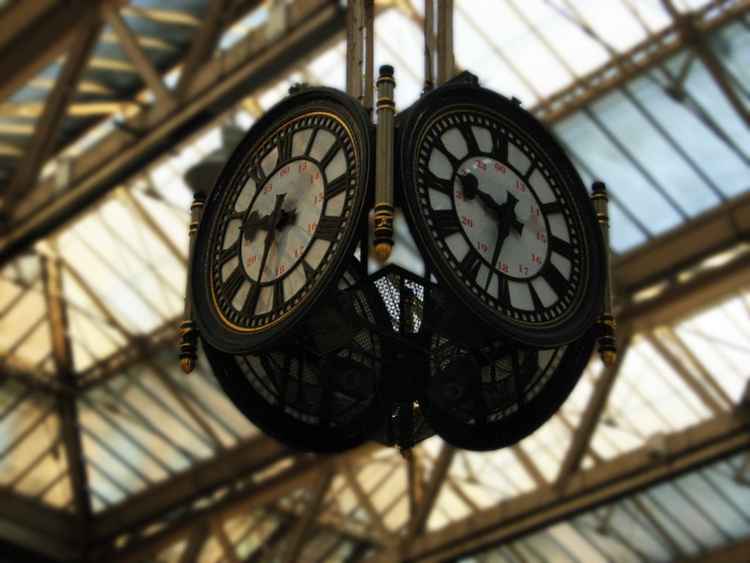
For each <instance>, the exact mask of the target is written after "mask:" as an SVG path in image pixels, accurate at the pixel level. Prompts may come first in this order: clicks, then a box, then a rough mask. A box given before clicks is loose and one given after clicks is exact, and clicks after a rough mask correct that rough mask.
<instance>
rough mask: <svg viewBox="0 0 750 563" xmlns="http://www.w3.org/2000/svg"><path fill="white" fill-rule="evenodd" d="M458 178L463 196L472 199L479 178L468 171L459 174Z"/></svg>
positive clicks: (477, 186) (477, 189)
mask: <svg viewBox="0 0 750 563" xmlns="http://www.w3.org/2000/svg"><path fill="white" fill-rule="evenodd" d="M458 179H459V180H460V181H461V187H462V188H463V190H464V197H465V198H466V199H474V198H475V197H476V196H477V192H478V191H479V180H477V177H476V176H474V174H472V173H471V172H469V171H466V173H465V174H459V175H458Z"/></svg>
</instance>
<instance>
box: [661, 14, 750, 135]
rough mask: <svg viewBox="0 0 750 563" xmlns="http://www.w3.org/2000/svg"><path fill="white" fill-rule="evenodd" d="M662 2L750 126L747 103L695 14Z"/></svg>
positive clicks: (734, 107)
mask: <svg viewBox="0 0 750 563" xmlns="http://www.w3.org/2000/svg"><path fill="white" fill-rule="evenodd" d="M661 3H662V6H664V8H665V9H666V10H667V12H668V13H669V15H670V16H671V17H672V21H673V22H674V23H675V25H677V27H678V28H679V30H680V36H681V38H682V40H683V41H684V42H685V43H687V44H688V45H690V46H691V47H692V48H693V50H694V51H695V53H696V54H697V55H698V58H700V60H701V62H702V63H703V64H704V66H705V67H706V68H707V69H708V72H709V74H711V77H712V78H713V79H714V82H716V85H717V86H718V87H719V90H720V91H721V92H722V94H724V97H725V98H726V99H727V101H728V102H729V105H731V106H732V108H733V109H734V110H735V112H737V115H738V117H739V118H740V119H742V121H744V122H745V125H748V126H750V112H748V109H747V107H746V106H745V103H744V102H743V101H742V99H741V98H740V96H739V94H738V93H737V91H736V90H735V89H734V87H733V86H732V84H731V82H730V81H729V79H728V77H727V73H726V71H725V70H724V68H723V67H722V66H721V63H720V62H719V59H718V58H717V57H716V55H715V54H714V52H713V51H712V50H711V47H710V45H709V44H708V42H707V41H706V40H705V38H704V37H703V36H702V34H701V33H700V31H699V29H698V28H697V26H696V21H695V18H694V16H693V14H692V13H685V14H680V12H678V11H677V8H675V6H674V3H673V2H672V0H662V2H661Z"/></svg>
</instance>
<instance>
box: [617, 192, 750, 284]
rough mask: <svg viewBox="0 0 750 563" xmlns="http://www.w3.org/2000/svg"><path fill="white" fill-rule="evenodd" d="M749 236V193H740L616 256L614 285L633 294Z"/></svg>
mask: <svg viewBox="0 0 750 563" xmlns="http://www.w3.org/2000/svg"><path fill="white" fill-rule="evenodd" d="M749 238H750V194H743V195H741V196H739V197H737V198H734V199H732V200H731V201H728V202H726V203H724V204H722V205H720V206H719V207H716V208H715V209H712V210H711V211H708V212H707V213H704V214H701V215H700V216H699V217H696V218H694V219H691V220H690V221H687V222H686V223H683V224H682V225H681V226H679V227H678V228H676V229H673V230H672V231H669V232H668V233H665V234H663V235H661V236H659V237H658V238H656V239H654V240H652V241H651V242H649V243H647V244H645V245H643V246H641V247H639V248H637V249H635V250H633V251H631V252H628V253H627V254H624V255H622V256H620V257H619V258H617V259H616V260H615V263H614V268H615V283H616V286H617V288H618V289H619V290H620V291H621V292H622V293H623V294H625V295H632V294H634V293H635V292H636V291H638V290H639V289H643V288H644V287H646V286H649V285H652V284H655V283H659V282H661V281H663V280H664V279H665V278H669V277H673V276H675V275H676V274H677V273H679V272H680V271H681V270H683V269H686V268H688V267H691V266H694V265H695V264H696V263H698V262H699V261H700V260H702V259H704V258H707V257H709V256H711V255H712V254H716V253H717V252H720V251H722V250H725V249H727V248H730V247H732V246H734V245H736V244H738V243H740V242H743V241H746V240H748V239H749Z"/></svg>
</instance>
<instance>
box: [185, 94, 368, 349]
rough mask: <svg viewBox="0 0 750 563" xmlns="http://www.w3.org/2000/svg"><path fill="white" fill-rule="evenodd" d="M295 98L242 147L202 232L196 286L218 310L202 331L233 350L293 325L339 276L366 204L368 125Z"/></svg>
mask: <svg viewBox="0 0 750 563" xmlns="http://www.w3.org/2000/svg"><path fill="white" fill-rule="evenodd" d="M306 94H307V97H308V98H309V97H310V95H309V94H310V92H306V93H305V94H302V95H301V96H303V97H304V96H305V95H306ZM298 97H299V96H295V97H293V98H292V99H297V98H298ZM298 101H299V100H298ZM282 104H284V102H282ZM286 105H287V106H289V107H291V108H292V109H291V111H288V112H281V113H282V116H281V117H280V118H277V119H275V120H272V119H269V118H268V116H269V115H270V116H271V117H273V116H275V115H277V114H278V113H280V112H278V111H276V112H275V111H274V110H271V112H269V114H267V116H266V118H264V120H262V122H258V124H256V126H255V127H253V129H252V130H251V132H250V134H249V135H248V138H246V139H245V141H243V143H242V144H241V145H240V147H239V148H238V150H237V151H236V152H235V155H233V157H232V159H231V160H230V162H229V164H228V165H227V169H225V171H224V172H223V173H222V176H221V178H220V180H219V183H218V185H217V187H216V189H215V190H214V192H213V193H212V194H211V197H210V198H209V200H208V202H207V204H206V212H205V213H204V217H203V220H202V222H201V229H200V230H199V232H198V241H197V243H196V260H197V262H195V263H197V264H199V267H198V268H196V269H195V270H196V272H194V279H195V281H196V282H197V284H196V287H195V289H194V295H195V300H196V303H197V304H198V305H203V311H204V314H202V315H199V318H200V317H203V318H204V319H205V318H208V319H210V321H209V322H208V323H206V325H207V326H205V327H204V328H206V329H207V330H206V331H201V335H202V336H203V337H204V338H207V339H209V340H212V339H213V342H212V344H213V345H214V346H216V347H217V348H220V349H224V350H226V351H230V352H232V351H234V352H239V351H247V350H250V349H252V348H253V346H255V345H256V344H258V343H259V342H265V341H266V340H267V338H266V337H267V336H268V335H270V334H271V332H273V331H281V330H283V329H284V328H288V323H287V322H286V321H287V320H288V319H290V318H292V317H294V315H295V314H297V313H298V312H299V311H301V310H302V308H303V307H306V306H308V305H310V304H311V302H312V301H314V300H315V298H316V296H317V295H319V294H320V293H321V292H322V291H323V290H324V289H325V288H326V287H327V286H329V285H330V283H331V281H332V279H333V277H334V274H335V273H336V272H337V271H339V270H340V266H341V262H342V258H343V256H344V255H345V254H347V252H348V250H349V249H350V248H351V245H352V243H353V242H354V229H355V224H356V223H357V222H358V220H359V218H360V216H361V212H362V207H363V201H364V193H365V186H366V185H367V184H366V182H367V178H366V174H367V167H366V163H364V162H363V160H364V159H365V158H366V154H367V153H366V148H365V145H366V134H365V131H366V125H362V124H361V123H359V122H357V121H356V120H354V119H352V117H351V115H349V114H348V113H347V112H344V111H342V110H341V108H337V107H336V106H333V105H331V107H327V105H326V104H311V105H310V107H308V108H306V107H305V106H304V105H302V104H300V103H297V104H293V105H291V104H286ZM268 121H273V123H272V124H271V126H270V127H267V128H266V127H262V128H263V129H264V130H263V131H262V133H261V135H255V134H254V133H256V132H257V129H258V128H259V125H260V126H262V125H265V124H266V122H268ZM257 137H260V138H259V139H257V140H256V138H257ZM253 141H254V142H253ZM204 225H205V228H204ZM199 243H201V244H200V245H199ZM198 252H200V256H198ZM196 274H197V275H196Z"/></svg>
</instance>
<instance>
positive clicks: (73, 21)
mask: <svg viewBox="0 0 750 563" xmlns="http://www.w3.org/2000/svg"><path fill="white" fill-rule="evenodd" d="M107 1H110V0H70V1H68V2H64V3H60V2H55V3H54V6H53V7H52V8H51V9H49V10H47V11H44V12H43V13H41V14H40V13H39V8H40V7H42V6H43V5H44V4H49V2H46V1H41V0H40V1H38V2H37V1H35V2H19V3H18V4H17V6H14V7H12V8H11V12H10V13H9V14H6V15H5V17H4V18H3V19H2V21H0V28H2V30H3V33H4V32H8V33H10V32H16V33H15V34H14V35H13V37H12V38H6V39H7V40H6V42H5V45H4V46H3V48H2V50H0V76H2V77H3V80H2V81H1V82H0V102H1V101H3V100H5V99H6V98H8V97H9V96H10V95H11V94H13V93H14V92H15V91H16V90H17V89H19V88H20V87H21V86H23V85H24V84H26V83H27V82H29V81H30V80H31V79H32V78H34V76H36V75H37V74H39V73H40V72H41V71H42V70H44V68H45V67H47V66H48V65H50V64H51V63H52V62H53V61H54V60H55V59H56V58H57V57H58V56H60V55H61V54H63V53H64V52H65V50H66V49H68V48H69V47H70V46H71V45H72V43H73V42H74V41H75V38H76V36H77V34H78V32H79V30H80V29H81V26H84V25H86V22H89V21H91V20H92V19H94V18H96V19H98V17H99V15H98V12H99V6H100V5H101V4H103V3H105V2H107ZM29 16H31V17H29ZM34 16H36V17H34ZM14 26H18V27H14Z"/></svg>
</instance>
